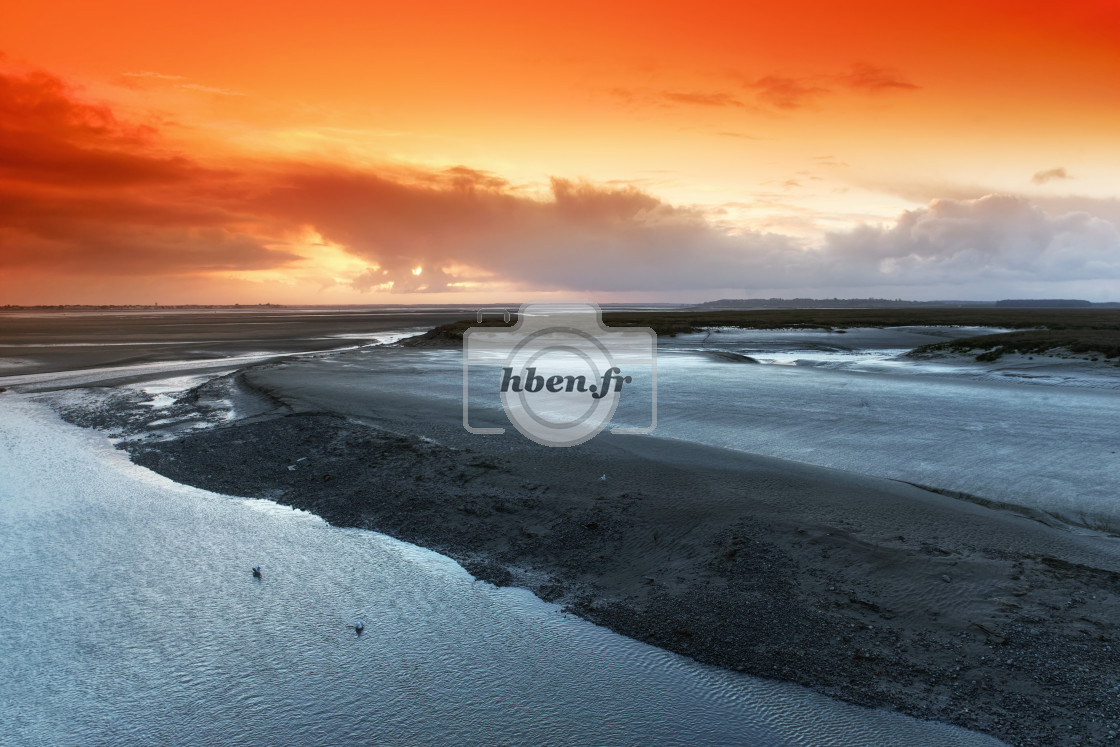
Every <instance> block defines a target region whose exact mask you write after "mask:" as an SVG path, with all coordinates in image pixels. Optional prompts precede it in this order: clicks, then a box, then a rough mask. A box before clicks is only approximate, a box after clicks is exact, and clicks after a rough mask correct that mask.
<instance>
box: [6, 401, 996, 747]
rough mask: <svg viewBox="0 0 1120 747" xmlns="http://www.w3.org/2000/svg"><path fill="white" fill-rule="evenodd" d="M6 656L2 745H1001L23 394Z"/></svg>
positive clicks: (12, 495)
mask: <svg viewBox="0 0 1120 747" xmlns="http://www.w3.org/2000/svg"><path fill="white" fill-rule="evenodd" d="M254 565H260V566H261V567H262V569H263V576H264V577H263V579H262V580H260V581H258V580H255V579H253V578H252V576H251V575H250V572H249V569H250V568H251V567H252V566H254ZM358 619H363V620H364V621H365V624H366V629H365V633H364V634H363V635H362V636H360V637H359V636H357V635H355V633H354V630H353V629H352V628H351V627H349V626H352V625H353V624H354V623H355V622H356V621H357V620H358ZM0 671H3V672H4V676H3V678H2V679H0V742H3V743H4V744H17V745H22V744H29V745H30V744H35V745H39V744H51V745H71V744H74V745H77V744H83V745H84V744H172V743H175V744H234V743H241V744H245V743H252V744H285V745H291V744H349V743H378V744H407V745H420V744H464V745H466V744H487V745H494V744H601V745H616V744H617V745H628V744H688V745H705V744H712V745H715V744H720V745H726V744H750V745H774V744H812V745H824V744H867V745H873V744H883V745H893V744H899V743H906V744H913V745H922V744H929V745H951V744H993V743H994V742H993V741H992V740H988V739H986V738H983V737H979V736H977V735H973V734H969V733H967V732H963V731H961V730H958V729H954V728H950V727H946V726H942V725H937V724H929V723H925V722H920V721H916V720H913V719H909V718H906V717H903V716H899V715H895V714H888V713H884V712H878V711H868V710H865V709H860V708H856V707H854V706H849V705H845V704H841V703H838V702H835V701H832V700H829V699H827V698H825V697H823V696H819V695H816V694H813V693H810V692H807V691H805V690H802V689H800V688H798V687H795V686H792V685H787V684H780V683H771V682H765V681H760V680H756V679H753V678H750V677H746V676H743V675H738V674H736V673H732V672H725V671H721V670H717V669H713V668H710V667H705V666H702V665H699V664H696V663H695V662H692V661H690V660H687V659H684V658H682V657H679V656H676V655H674V654H670V653H668V652H665V651H661V650H659V649H656V648H653V647H650V646H647V645H645V644H642V643H639V642H637V641H632V640H629V639H626V638H623V637H621V636H618V635H615V634H613V633H611V632H609V631H606V630H604V629H601V628H597V627H595V626H593V625H591V624H590V623H587V622H584V621H582V620H579V619H576V618H572V617H569V616H566V615H563V614H562V613H561V612H560V610H559V609H558V608H557V607H555V606H554V605H549V604H545V603H544V602H541V601H539V600H537V599H535V598H534V597H532V596H531V595H530V594H528V593H527V592H525V591H522V590H516V589H497V588H495V587H492V586H489V585H487V584H484V583H480V582H475V581H474V580H473V579H472V578H471V577H470V576H469V575H468V574H467V573H466V572H465V571H463V570H462V568H460V567H459V566H458V565H457V564H455V563H454V562H452V561H450V560H448V559H446V558H443V557H441V556H439V555H437V554H435V553H432V552H429V551H426V550H423V549H420V548H417V547H414V546H411V545H408V544H405V543H401V542H397V541H395V540H392V539H390V538H388V537H385V536H383V535H379V534H376V533H373V532H364V531H360V530H345V529H338V528H333V527H330V526H328V525H327V524H326V523H324V522H323V521H321V520H319V519H317V518H315V517H314V516H311V515H310V514H306V513H303V512H300V511H293V510H290V509H287V508H283V507H280V506H278V505H276V504H273V503H271V502H268V501H257V500H244V499H234V498H229V497H225V496H219V495H215V494H212V493H208V492H206V491H202V490H198V489H195V488H190V487H186V486H182V485H177V484H175V483H173V482H171V481H169V480H167V479H165V478H163V477H160V476H158V475H155V474H154V473H151V472H148V471H147V470H144V469H142V468H139V467H136V466H135V465H132V464H130V463H129V462H128V461H127V458H126V457H125V455H124V454H123V453H122V452H118V451H114V450H113V449H112V448H111V447H110V446H109V445H108V444H107V442H106V441H105V439H104V438H103V437H101V436H100V435H98V434H95V433H93V432H88V431H81V430H79V429H77V428H74V427H72V426H68V425H64V424H62V423H61V422H60V421H58V420H57V419H56V418H55V417H54V416H53V415H52V414H51V413H50V412H49V411H48V410H47V409H46V408H45V407H44V406H42V405H38V404H33V403H30V402H29V401H27V400H26V399H23V398H20V397H17V396H15V395H13V394H11V393H8V394H5V395H0Z"/></svg>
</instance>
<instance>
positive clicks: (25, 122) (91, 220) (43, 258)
mask: <svg viewBox="0 0 1120 747" xmlns="http://www.w3.org/2000/svg"><path fill="white" fill-rule="evenodd" d="M233 180H234V175H233V174H232V173H231V172H228V171H225V170H216V169H210V168H205V167H203V166H201V165H199V164H197V163H196V162H194V161H192V160H191V159H188V158H186V157H184V156H181V155H178V154H173V153H167V152H165V151H163V150H161V149H160V142H159V137H158V133H157V132H156V131H155V130H154V129H153V128H151V127H149V126H137V125H134V124H131V123H127V122H122V121H120V120H118V119H117V117H116V116H115V115H114V114H113V112H112V111H111V110H110V109H109V108H108V107H106V106H103V105H97V104H90V103H85V102H83V101H81V100H80V98H79V97H78V96H77V93H76V92H75V91H74V90H73V89H72V88H71V87H69V86H67V85H66V84H65V83H63V81H61V80H59V79H58V78H56V77H54V76H51V75H47V74H45V73H39V72H33V73H28V74H24V75H14V74H6V73H0V266H4V267H8V268H15V267H21V268H27V267H36V268H40V269H48V270H57V271H60V272H79V273H103V274H116V275H122V274H123V275H135V274H159V273H167V272H175V273H182V272H207V271H215V270H230V269H264V268H269V267H277V266H281V265H283V264H285V263H287V262H289V261H292V260H294V259H297V255H295V254H293V253H290V252H287V251H284V250H273V249H269V248H267V247H266V246H265V243H264V242H263V241H262V239H261V238H260V237H259V234H253V233H251V232H248V231H246V230H244V228H245V224H246V223H253V222H255V218H254V217H253V216H249V215H245V214H238V213H237V202H236V200H230V199H228V198H229V193H230V191H231V189H233V190H234V191H236V187H234V186H233Z"/></svg>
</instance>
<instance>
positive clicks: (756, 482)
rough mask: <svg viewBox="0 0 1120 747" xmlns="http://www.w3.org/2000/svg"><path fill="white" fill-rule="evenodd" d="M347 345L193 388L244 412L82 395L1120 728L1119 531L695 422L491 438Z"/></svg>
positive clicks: (999, 716)
mask: <svg viewBox="0 0 1120 747" xmlns="http://www.w3.org/2000/svg"><path fill="white" fill-rule="evenodd" d="M347 358H348V354H347V353H341V354H335V355H327V356H324V357H323V358H320V359H316V358H311V359H307V358H304V359H299V360H288V361H282V362H278V363H269V364H261V365H257V366H253V367H249V368H246V369H244V370H242V371H239V372H236V373H233V374H230V375H227V376H224V377H221V378H219V379H215V380H213V381H211V382H209V383H207V384H205V385H202V386H201V387H198V388H197V389H196V390H194V391H192V392H191V393H190V394H189V395H187V396H184V397H182V398H180V401H179V402H178V403H177V404H176V406H175V407H176V408H179V409H180V410H182V411H183V412H188V411H194V412H196V413H198V412H201V413H202V414H203V415H205V413H206V410H207V408H208V407H210V404H209V403H212V402H217V401H220V400H226V401H228V400H229V399H230V398H231V397H232V398H235V399H237V400H238V401H239V402H241V403H242V406H240V407H239V408H238V412H239V413H240V414H239V416H238V417H236V418H234V419H232V420H228V421H224V422H221V423H218V424H215V425H214V426H213V427H210V428H207V429H202V430H187V431H183V432H180V433H178V434H176V437H175V438H165V435H166V434H164V433H161V432H160V427H157V426H154V425H149V424H148V423H149V421H154V420H155V418H154V416H152V415H145V414H144V410H145V409H147V408H143V407H130V406H129V405H128V403H127V402H124V401H109V402H110V404H109V406H106V407H102V408H101V409H96V408H95V409H93V410H91V409H90V408H89V407H75V408H73V409H71V410H69V411H68V413H67V415H68V417H69V418H70V419H72V420H75V421H76V422H82V423H84V424H86V425H98V426H101V427H107V428H112V429H115V430H116V431H117V432H118V433H120V434H122V435H126V436H127V437H128V438H127V439H126V440H125V441H124V442H123V443H124V444H125V445H127V448H129V450H130V452H131V454H132V458H133V459H134V460H135V461H136V462H138V463H140V464H142V465H145V466H148V467H150V468H152V469H154V470H156V471H158V472H160V473H162V474H165V475H167V476H169V477H171V478H172V479H175V480H177V481H180V482H184V483H188V484H192V485H197V486H200V487H203V488H206V489H209V490H214V491H218V492H222V493H227V494H232V495H242V496H256V497H266V498H270V499H272V500H275V501H278V502H280V503H283V504H289V505H292V506H296V507H299V508H304V509H307V510H310V511H313V512H315V513H317V514H319V515H320V516H322V517H324V518H325V519H327V520H328V521H330V522H332V523H334V524H337V525H340V526H350V527H360V528H365V529H371V530H376V531H380V532H384V533H387V534H390V535H392V536H394V537H398V538H400V539H404V540H406V541H410V542H414V543H416V544H419V545H423V546H425V547H429V548H432V549H434V550H437V551H439V552H441V553H444V554H446V555H448V556H450V557H452V558H454V559H456V560H457V561H459V562H460V563H461V564H462V565H463V566H464V567H465V568H467V569H468V570H469V571H470V572H471V573H473V574H474V575H475V576H477V577H478V578H480V579H483V580H486V581H489V582H492V583H496V584H516V585H519V586H524V587H527V588H529V589H531V590H532V591H533V592H534V593H536V594H537V595H538V596H540V597H542V598H544V599H546V600H551V601H556V602H558V603H560V604H562V605H564V606H565V608H566V609H567V610H568V611H570V612H573V613H575V614H578V615H580V616H583V617H585V618H587V619H589V620H592V621H594V622H597V623H599V624H602V625H605V626H608V627H610V628H612V629H614V630H616V631H618V632H620V633H623V634H625V635H628V636H632V637H634V638H638V639H641V640H644V641H647V642H649V643H652V644H654V645H657V646H661V647H663V648H666V649H669V650H672V651H676V652H679V653H682V654H686V655H688V656H691V657H693V658H695V659H697V660H699V661H703V662H707V663H710V664H714V665H718V666H721V667H726V668H730V669H735V670H739V671H743V672H748V673H751V674H755V675H759V676H763V677H770V678H775V679H782V680H787V681H792V682H797V683H800V684H803V685H806V686H809V687H812V688H814V689H816V690H818V691H820V692H823V693H826V694H829V695H832V696H835V697H838V698H842V699H844V700H848V701H851V702H856V703H861V704H866V705H874V706H887V707H891V708H894V709H897V710H899V711H902V712H905V713H908V714H911V715H916V716H919V717H923V718H928V719H935V720H939V721H945V722H950V723H954V724H959V725H961V726H965V727H967V728H970V729H975V730H979V731H983V732H986V733H989V734H992V735H995V736H998V737H1000V738H1002V739H1004V740H1006V741H1008V742H1011V743H1015V744H1076V743H1086V742H1098V741H1105V740H1107V739H1108V738H1109V736H1110V735H1112V734H1116V733H1120V692H1118V690H1117V687H1116V677H1117V675H1116V673H1117V672H1120V652H1118V651H1117V649H1116V646H1117V645H1118V644H1117V643H1116V640H1115V639H1116V636H1117V632H1118V625H1117V622H1116V621H1117V620H1118V619H1120V552H1118V550H1117V542H1116V538H1115V537H1111V536H1108V535H1106V534H1102V533H1099V532H1093V531H1089V530H1084V529H1079V528H1075V527H1069V526H1065V525H1061V524H1058V523H1057V522H1054V521H1053V520H1051V519H1049V518H1048V517H1046V516H1044V515H1041V514H1031V513H1029V512H1013V511H1008V510H1002V509H997V508H991V507H985V506H981V505H977V504H975V503H970V502H968V501H964V500H959V499H956V498H953V497H950V496H945V495H941V494H938V493H934V492H930V491H927V490H923V489H920V488H917V487H915V486H911V485H907V484H904V483H899V482H895V481H889V480H883V479H876V478H868V477H863V476H860V475H857V474H853V473H849V472H841V471H836V470H829V469H823V468H816V467H811V466H807V465H803V464H799V463H794V462H788V461H784V460H779V459H772V458H765V457H759V456H753V455H750V454H745V453H740V452H732V451H727V450H722V449H715V448H709V447H703V446H697V445H692V444H687V443H682V442H676V441H669V440H662V439H656V438H650V437H633V436H630V437H626V436H611V435H609V434H603V435H600V436H599V437H597V438H596V439H594V440H593V441H591V442H588V443H587V444H584V445H582V446H579V447H574V448H571V449H555V448H546V447H542V446H538V445H536V444H534V443H531V442H529V441H527V440H525V439H523V438H521V437H520V436H519V435H518V434H516V433H507V434H505V435H502V436H489V437H478V436H471V435H470V434H467V433H466V432H464V431H463V429H462V426H461V423H460V420H459V418H460V412H459V410H458V407H457V406H456V403H454V402H452V401H449V400H439V399H436V398H429V397H424V396H422V395H420V394H416V393H411V392H407V391H400V392H394V393H385V392H380V393H379V392H376V391H374V390H371V389H369V388H365V387H361V386H360V385H359V384H347V383H346V380H345V379H338V378H332V377H329V376H325V375H324V372H325V371H326V368H325V367H327V366H331V365H339V363H340V362H341V363H345V362H346V360H347ZM369 375H371V376H374V375H376V371H370V373H369ZM351 381H358V382H360V378H359V379H351ZM247 403H252V406H249V405H248V404H247ZM167 414H168V413H167V412H166V411H165V412H163V413H161V417H160V419H161V420H162V421H166V420H167V419H168V418H167ZM145 434H147V435H145ZM947 468H949V469H951V466H947Z"/></svg>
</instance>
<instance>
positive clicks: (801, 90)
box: [750, 75, 829, 109]
mask: <svg viewBox="0 0 1120 747" xmlns="http://www.w3.org/2000/svg"><path fill="white" fill-rule="evenodd" d="M750 87H751V88H753V89H754V90H755V91H756V93H757V96H758V99H759V101H762V102H764V103H767V104H770V105H771V106H776V107H777V108H779V109H796V108H799V107H802V106H805V105H806V104H808V103H810V102H811V101H812V100H813V99H815V98H817V97H819V96H821V95H822V94H825V93H828V92H829V89H828V88H825V87H824V86H822V85H819V84H817V83H814V82H812V79H810V78H792V77H789V76H783V75H767V76H764V77H762V78H759V79H758V80H756V81H755V82H754V83H752V84H750Z"/></svg>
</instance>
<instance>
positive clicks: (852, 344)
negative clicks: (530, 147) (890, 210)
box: [325, 330, 1120, 530]
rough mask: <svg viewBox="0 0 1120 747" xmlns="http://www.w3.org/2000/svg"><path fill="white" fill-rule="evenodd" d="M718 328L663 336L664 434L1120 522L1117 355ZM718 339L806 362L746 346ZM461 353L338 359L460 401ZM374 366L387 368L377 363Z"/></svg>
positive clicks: (625, 407)
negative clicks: (1024, 355) (1057, 356)
mask: <svg viewBox="0 0 1120 747" xmlns="http://www.w3.org/2000/svg"><path fill="white" fill-rule="evenodd" d="M979 331H987V330H979ZM976 332H977V330H965V331H963V332H962V331H959V330H958V331H957V334H965V333H967V334H973V333H976ZM705 337H706V336H705V335H690V336H684V337H682V338H677V339H670V340H666V341H663V342H662V343H661V345H660V348H659V353H658V359H657V376H658V381H657V428H656V430H655V431H654V432H653V434H652V435H653V437H656V438H668V439H678V440H684V441H690V442H695V443H701V444H706V445H711V446H719V447H724V448H729V449H735V450H738V451H744V452H749V453H754V454H761V455H765V456H773V457H779V458H783V459H791V460H794V461H800V462H805V463H808V464H814V465H818V466H823V467H834V468H838V469H844V470H848V471H852V472H857V473H861V474H868V475H874V476H877V477H886V478H891V479H897V480H905V481H907V482H913V483H917V484H920V485H925V486H929V487H933V488H937V489H942V490H949V491H956V492H961V493H969V494H972V495H976V496H979V497H981V498H984V499H988V500H994V501H1000V502H1005V503H1009V504H1013V505H1019V506H1025V507H1029V508H1034V509H1041V510H1044V511H1048V512H1051V513H1053V514H1055V515H1057V516H1059V517H1061V518H1064V519H1066V520H1070V521H1074V522H1079V523H1084V524H1086V525H1089V526H1093V527H1098V528H1108V529H1113V530H1120V499H1118V495H1117V488H1118V487H1120V438H1118V437H1117V432H1116V424H1117V423H1120V388H1118V387H1120V370H1118V369H1116V368H1097V369H1095V370H1094V369H1093V368H1092V367H1086V366H1082V365H1080V364H1076V363H1073V364H1070V363H1062V364H1061V365H1055V364H1054V363H1053V362H1045V361H1038V362H1021V361H1014V362H1011V363H1008V364H1007V365H1004V366H1000V367H992V366H981V365H978V364H968V363H961V362H956V363H940V362H933V363H929V362H921V361H913V360H909V359H899V358H897V357H896V354H897V352H898V351H899V350H906V349H910V348H911V347H913V346H914V345H919V344H924V343H925V342H929V341H931V340H933V341H936V340H937V339H938V338H937V337H933V336H930V335H927V334H922V333H919V332H918V331H904V332H902V333H898V332H895V331H885V330H854V331H853V332H850V333H849V334H847V335H836V334H830V333H827V332H817V331H793V332H791V331H788V330H777V331H769V330H762V331H759V330H745V331H736V332H734V333H725V334H723V335H711V336H709V337H707V341H706V342H705ZM900 343H901V344H900ZM842 346H846V347H842ZM716 351H722V352H732V353H738V354H749V355H751V356H752V357H756V358H758V359H761V360H771V361H773V362H774V363H776V364H794V365H754V364H750V363H742V362H736V361H735V360H734V359H733V358H732V359H728V358H726V357H720V354H719V353H718V352H716ZM386 352H393V353H400V354H401V355H396V356H395V357H392V358H390V357H387V356H385V355H384V353H386ZM344 360H345V359H344ZM461 365H462V364H461V358H460V357H459V356H458V354H457V353H455V352H447V351H436V352H428V351H425V352H415V351H374V352H372V353H371V354H370V355H369V357H361V356H358V357H354V358H351V359H350V362H348V363H347V362H341V363H340V367H341V368H345V367H347V366H349V367H350V370H351V371H353V372H355V375H356V372H358V371H365V374H364V375H363V376H362V378H361V383H360V386H361V388H363V389H366V390H372V389H376V390H379V391H381V392H388V391H394V390H395V391H409V390H412V391H424V392H425V393H426V394H428V395H430V396H435V397H442V398H444V399H447V400H456V401H459V400H461V397H462V388H461V373H460V370H461V369H460V367H461ZM1035 365H1039V366H1046V367H1047V370H1048V371H1051V373H1050V374H1049V375H1048V376H1046V377H1045V378H1044V379H1043V378H1041V377H1040V378H1036V379H1032V380H1031V381H1029V382H1028V381H1024V380H1023V379H1022V378H1021V375H1022V374H1024V371H1033V370H1037V369H1034V368H1032V366H1035ZM1024 367H1025V368H1024ZM371 368H372V369H374V370H376V371H377V376H376V377H372V376H369V375H368V372H369V371H370V370H371ZM628 373H629V372H628ZM325 375H326V376H328V377H329V376H330V375H331V374H330V373H329V372H328V373H327V374H325ZM471 375H472V376H473V377H475V378H474V379H473V380H472V383H471V392H472V393H481V392H482V391H483V390H484V383H485V381H486V379H485V377H486V376H490V377H491V379H493V373H492V372H491V373H487V372H482V371H477V372H476V371H472V372H471ZM636 375H637V374H636ZM1040 380H1043V381H1045V382H1047V384H1048V385H1041V384H1040V383H1039V381H1040ZM490 385H491V386H490V388H491V389H494V388H495V387H496V384H494V383H493V381H491V382H490ZM648 391H649V388H648V386H646V387H645V388H643V383H642V380H641V379H639V380H637V381H636V382H635V385H634V386H633V387H627V389H626V390H625V392H626V393H625V394H624V396H623V398H622V402H621V404H620V405H619V408H618V411H617V412H616V414H615V420H614V424H615V425H625V426H640V425H642V424H648V423H649V418H650V413H649V395H648ZM497 407H498V404H497V401H496V397H493V396H492V397H491V398H490V401H487V400H486V399H485V398H484V397H483V396H481V394H479V396H478V398H477V400H475V399H474V398H473V394H472V413H476V412H483V411H485V410H486V409H487V408H489V410H490V411H491V412H492V413H496V410H497ZM472 417H474V415H473V414H472ZM491 417H492V418H493V419H495V420H498V421H499V423H500V420H501V419H504V418H502V416H501V415H500V413H496V414H492V415H491Z"/></svg>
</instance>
